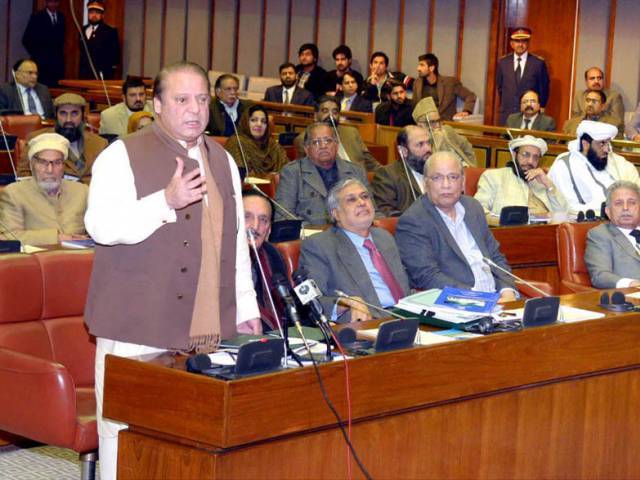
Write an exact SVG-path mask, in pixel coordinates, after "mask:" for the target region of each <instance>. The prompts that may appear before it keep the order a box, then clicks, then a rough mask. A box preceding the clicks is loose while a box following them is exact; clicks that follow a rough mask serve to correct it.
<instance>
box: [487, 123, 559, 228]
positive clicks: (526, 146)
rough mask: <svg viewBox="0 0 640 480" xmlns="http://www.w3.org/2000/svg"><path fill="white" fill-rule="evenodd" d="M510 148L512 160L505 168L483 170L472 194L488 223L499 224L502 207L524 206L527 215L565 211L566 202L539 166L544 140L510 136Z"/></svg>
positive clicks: (543, 149) (546, 214)
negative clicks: (475, 190)
mask: <svg viewBox="0 0 640 480" xmlns="http://www.w3.org/2000/svg"><path fill="white" fill-rule="evenodd" d="M509 150H510V151H511V156H512V159H513V160H512V161H511V162H509V163H508V164H507V166H506V167H504V168H489V169H487V170H485V171H484V172H483V173H482V175H481V176H480V180H479V181H478V191H477V192H476V194H475V195H474V198H475V199H476V200H478V201H479V202H480V204H481V205H482V206H483V208H484V210H485V213H486V214H487V222H488V223H489V225H498V224H499V219H500V212H501V211H502V209H503V208H504V207H510V206H526V207H528V208H529V215H535V216H536V217H547V218H549V217H550V214H551V213H552V212H567V211H568V210H569V205H568V204H567V201H566V200H565V199H564V196H563V195H562V192H561V191H560V190H559V189H557V188H556V186H555V185H554V184H553V182H552V181H551V179H550V178H549V176H548V175H547V174H546V173H545V171H544V169H543V168H540V160H541V159H542V157H543V156H544V154H545V153H546V152H547V143H546V142H545V141H544V140H542V139H541V138H536V137H532V136H531V135H525V136H524V137H518V138H514V139H513V140H511V141H510V142H509Z"/></svg>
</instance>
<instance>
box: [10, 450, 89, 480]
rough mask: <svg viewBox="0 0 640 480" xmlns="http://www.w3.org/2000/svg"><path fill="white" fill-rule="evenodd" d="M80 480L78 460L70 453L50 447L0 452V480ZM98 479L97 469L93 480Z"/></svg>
mask: <svg viewBox="0 0 640 480" xmlns="http://www.w3.org/2000/svg"><path fill="white" fill-rule="evenodd" d="M98 465H99V464H98ZM79 478H80V460H79V459H78V454H77V453H76V452H74V451H73V450H66V449H64V448H57V447H49V446H39V447H33V448H19V447H13V446H9V447H3V448H0V479H2V480H5V479H6V480H9V479H10V480H79ZM99 478H100V473H99V467H97V468H96V479H99Z"/></svg>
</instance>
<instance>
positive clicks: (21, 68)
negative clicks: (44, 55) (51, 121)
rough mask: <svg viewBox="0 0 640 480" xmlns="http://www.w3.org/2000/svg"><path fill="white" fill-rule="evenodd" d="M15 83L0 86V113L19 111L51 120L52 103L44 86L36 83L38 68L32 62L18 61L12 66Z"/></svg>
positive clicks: (27, 60)
mask: <svg viewBox="0 0 640 480" xmlns="http://www.w3.org/2000/svg"><path fill="white" fill-rule="evenodd" d="M13 72H14V74H15V82H9V83H5V84H4V85H1V86H0V113H1V112H2V111H3V110H13V111H21V112H23V113H24V114H25V115H40V116H41V117H42V118H53V102H52V101H51V96H50V95H49V89H48V88H47V87H46V85H42V84H41V83H38V66H37V65H36V63H35V62H34V61H33V60H29V59H22V60H18V61H17V62H16V64H15V65H14V66H13Z"/></svg>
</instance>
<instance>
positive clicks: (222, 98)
mask: <svg viewBox="0 0 640 480" xmlns="http://www.w3.org/2000/svg"><path fill="white" fill-rule="evenodd" d="M239 91H240V80H238V77H236V76H234V75H231V74H230V73H225V74H224V75H220V76H219V77H218V79H217V80H216V83H215V85H214V92H215V94H216V95H215V97H213V98H212V99H211V104H210V105H209V124H208V125H207V132H208V134H209V135H213V136H216V137H230V136H231V135H234V134H235V132H236V127H237V126H238V125H239V124H240V117H242V113H243V112H244V111H245V110H246V109H247V108H249V107H250V106H251V105H253V102H251V101H249V100H241V99H239V98H238V92H239Z"/></svg>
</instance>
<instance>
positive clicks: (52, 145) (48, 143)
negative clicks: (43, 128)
mask: <svg viewBox="0 0 640 480" xmlns="http://www.w3.org/2000/svg"><path fill="white" fill-rule="evenodd" d="M43 150H55V151H57V152H60V153H62V155H63V156H64V158H65V160H66V158H67V156H68V155H69V140H67V139H66V138H64V137H63V136H62V135H59V134H57V133H42V134H40V135H38V136H37V137H34V138H32V139H31V140H30V141H29V153H28V156H29V160H31V159H32V158H33V157H34V155H36V154H38V153H40V152H42V151H43Z"/></svg>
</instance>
